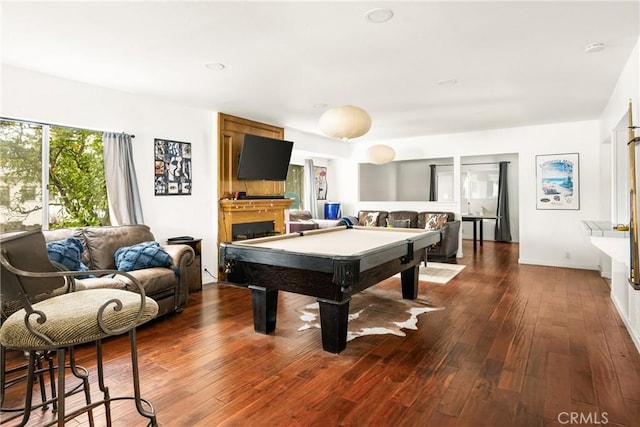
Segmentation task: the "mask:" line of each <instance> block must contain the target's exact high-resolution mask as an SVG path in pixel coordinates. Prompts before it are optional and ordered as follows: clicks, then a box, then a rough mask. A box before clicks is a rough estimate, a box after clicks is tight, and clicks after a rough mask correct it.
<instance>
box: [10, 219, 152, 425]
mask: <svg viewBox="0 0 640 427" xmlns="http://www.w3.org/2000/svg"><path fill="white" fill-rule="evenodd" d="M0 264H1V273H2V300H3V301H18V302H19V303H20V305H21V307H22V308H21V309H20V310H18V311H16V312H15V313H13V314H11V315H10V316H9V317H8V318H7V319H6V320H4V321H3V322H2V326H1V327H0V345H2V347H4V348H5V349H15V350H20V351H24V352H26V353H28V355H29V362H28V364H27V387H26V393H25V404H24V408H25V410H24V414H23V419H22V421H21V424H20V425H25V424H26V423H27V421H28V419H29V415H30V410H31V409H32V402H31V399H32V396H31V395H32V392H33V383H34V379H35V378H36V375H37V372H36V369H35V366H36V358H37V357H38V355H39V354H42V353H45V352H55V354H56V360H57V374H58V375H57V377H58V379H57V393H56V396H55V398H52V399H51V402H52V403H53V402H54V401H55V402H56V405H57V421H53V422H51V423H49V424H47V425H48V426H52V425H55V424H57V425H58V426H59V427H62V426H64V425H65V423H66V422H67V421H69V420H70V419H73V418H75V417H77V416H78V415H81V414H84V413H86V414H87V415H88V417H89V424H90V425H91V426H93V409H94V408H96V407H98V406H104V411H105V419H106V425H107V426H110V425H111V402H112V401H115V400H123V399H133V400H135V404H136V409H137V410H138V413H140V415H142V416H143V417H146V418H147V419H148V420H149V421H148V424H147V425H149V426H157V421H156V416H155V410H154V408H153V406H152V405H151V403H150V402H149V401H147V400H145V399H143V398H142V397H141V396H140V380H139V371H138V358H137V345H136V333H135V331H136V327H137V326H138V325H141V324H143V323H145V322H147V321H149V320H151V319H152V318H154V317H155V316H156V314H157V312H158V305H157V303H156V302H155V301H153V300H152V299H151V298H148V297H146V296H145V292H144V288H143V287H142V286H141V285H140V282H138V281H137V280H136V279H135V278H134V277H133V276H131V275H129V274H128V273H125V272H121V271H117V270H93V271H83V272H79V271H58V270H57V269H56V268H55V267H54V266H53V264H52V263H51V262H50V261H49V258H48V255H47V250H46V244H45V240H44V236H43V234H42V232H41V231H39V230H36V231H31V232H24V233H18V234H11V235H8V236H0ZM87 274H93V275H96V276H99V275H104V274H118V275H122V276H125V277H127V278H128V279H129V280H130V281H131V283H132V284H133V286H134V287H136V288H137V291H138V293H135V292H129V291H125V290H120V289H92V290H79V291H78V290H76V291H71V292H68V293H62V294H59V295H55V296H52V297H51V298H45V299H43V298H42V295H48V294H52V293H55V292H57V291H58V290H59V289H61V288H64V287H65V286H66V285H67V284H69V283H71V286H70V289H71V290H73V289H75V286H74V285H73V283H74V277H75V276H80V275H87ZM125 332H128V334H129V341H130V346H131V364H132V371H133V391H134V395H133V396H124V397H111V396H110V394H109V389H108V387H107V386H106V385H105V382H104V369H103V362H102V339H104V338H106V337H109V336H113V335H120V334H124V333H125ZM90 342H93V343H95V346H96V368H97V377H98V386H99V388H100V390H101V391H102V396H101V398H100V400H97V401H95V402H93V401H92V396H91V391H90V389H89V381H88V375H86V374H84V373H83V372H82V371H81V369H79V367H77V365H76V363H75V354H74V346H76V345H80V344H85V343H90ZM67 353H68V355H69V365H68V366H67V365H66V363H65V360H66V357H67ZM2 362H3V364H4V361H2ZM2 367H3V368H4V365H3V366H2ZM67 368H68V369H70V370H71V372H72V373H73V374H74V375H75V376H77V377H79V378H81V379H82V381H83V388H84V392H85V400H86V405H84V406H82V407H80V408H77V409H74V410H73V411H72V412H70V413H67V412H66V408H65V397H66V396H67V395H68V394H69V392H67V391H66V390H65V371H66V369H67ZM47 402H48V401H47Z"/></svg>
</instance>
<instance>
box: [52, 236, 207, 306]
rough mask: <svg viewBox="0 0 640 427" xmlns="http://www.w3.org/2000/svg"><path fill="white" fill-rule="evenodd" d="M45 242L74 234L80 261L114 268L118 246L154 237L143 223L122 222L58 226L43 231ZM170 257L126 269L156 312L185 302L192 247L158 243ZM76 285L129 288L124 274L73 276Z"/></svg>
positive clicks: (101, 267) (102, 267) (93, 266)
mask: <svg viewBox="0 0 640 427" xmlns="http://www.w3.org/2000/svg"><path fill="white" fill-rule="evenodd" d="M43 234H44V236H45V240H46V241H47V242H53V241H59V240H63V239H66V238H68V237H76V238H78V239H79V240H80V241H81V242H82V246H83V247H84V252H83V254H82V262H83V263H84V264H85V265H86V266H87V267H88V268H89V269H90V270H105V269H116V264H115V258H114V255H115V252H116V250H118V249H119V248H121V247H127V246H132V245H136V244H138V243H142V242H150V241H155V237H154V236H153V234H152V233H151V230H150V229H149V227H148V226H146V225H122V226H111V227H80V228H62V229H58V230H45V231H43ZM160 246H161V248H162V249H164V250H165V251H166V252H167V253H168V254H169V255H170V256H171V259H172V261H173V265H172V266H171V267H149V268H144V269H141V270H134V271H130V272H129V273H130V274H131V275H132V276H134V277H135V278H136V279H138V280H139V281H140V283H141V284H142V286H143V287H144V289H145V293H146V295H147V296H149V297H151V298H153V299H154V300H155V301H156V302H157V303H158V306H159V311H158V316H160V315H163V314H167V313H172V312H181V311H182V310H183V309H184V307H185V306H186V304H187V299H188V296H189V283H187V280H186V278H187V274H186V270H187V266H188V265H190V264H191V263H192V262H193V260H194V259H195V254H194V251H193V249H192V248H191V247H189V246H188V245H160ZM76 282H77V286H78V287H79V288H87V289H89V288H104V287H108V288H119V289H129V287H130V283H129V282H128V281H127V279H126V278H125V277H124V276H117V275H116V276H113V277H112V276H103V277H93V278H84V279H76ZM130 290H133V289H130Z"/></svg>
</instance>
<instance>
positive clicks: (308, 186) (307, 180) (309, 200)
mask: <svg viewBox="0 0 640 427" xmlns="http://www.w3.org/2000/svg"><path fill="white" fill-rule="evenodd" d="M304 175H305V177H304V206H305V207H306V208H307V210H308V211H309V212H311V217H312V218H318V201H317V200H316V177H315V175H314V173H313V159H305V160H304Z"/></svg>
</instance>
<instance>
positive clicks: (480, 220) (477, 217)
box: [462, 215, 498, 251]
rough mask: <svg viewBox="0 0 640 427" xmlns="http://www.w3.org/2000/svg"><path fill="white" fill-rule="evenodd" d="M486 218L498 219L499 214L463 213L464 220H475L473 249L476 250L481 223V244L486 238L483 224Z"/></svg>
mask: <svg viewBox="0 0 640 427" xmlns="http://www.w3.org/2000/svg"><path fill="white" fill-rule="evenodd" d="M485 219H498V217H497V216H491V215H462V220H463V221H467V222H473V250H474V251H475V250H476V243H477V241H478V238H477V232H478V230H477V229H478V224H480V246H482V242H483V240H484V235H483V234H484V233H483V231H484V230H483V228H484V227H483V224H484V220H485Z"/></svg>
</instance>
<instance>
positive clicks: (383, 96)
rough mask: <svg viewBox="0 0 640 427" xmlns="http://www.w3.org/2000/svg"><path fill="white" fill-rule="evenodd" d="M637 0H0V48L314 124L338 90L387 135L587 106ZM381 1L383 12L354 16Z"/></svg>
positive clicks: (87, 76) (82, 75)
mask: <svg viewBox="0 0 640 427" xmlns="http://www.w3.org/2000/svg"><path fill="white" fill-rule="evenodd" d="M638 6H639V3H638V1H622V2H619V1H611V0H608V1H602V2H594V1H569V2H561V1H554V2H550V1H549V2H537V1H534V2H524V1H508V2H507V1H492V2H481V1H471V2H457V1H446V2H444V1H441V2H434V1H412V2H395V1H388V2H371V1H356V2H310V1H298V2H293V1H289V2H271V1H261V2H242V1H233V2H214V1H196V2H184V1H174V2H154V1H143V2H109V1H105V2H55V1H46V2H39V3H35V2H9V1H4V0H3V1H2V10H1V19H2V22H1V23H2V62H3V63H4V64H10V65H13V66H17V67H21V68H26V69H30V70H35V71H40V72H43V73H47V74H52V75H55V76H60V77H64V78H68V79H72V80H78V81H82V82H86V83H91V84H95V85H100V86H105V87H109V88H114V89H118V90H123V91H127V92H132V93H136V94H141V95H145V96H150V97H154V98H158V99H163V100H168V101H172V102H176V103H179V104H183V105H187V106H192V107H196V108H204V109H208V110H212V111H221V112H225V113H229V114H233V115H238V116H241V117H245V118H250V119H254V120H259V121H264V122H268V123H271V124H274V125H279V126H287V127H292V128H296V129H300V130H303V131H307V132H311V133H318V134H319V133H320V131H319V129H318V119H319V117H320V115H321V114H322V113H323V112H324V110H325V109H326V108H327V106H328V107H332V106H338V105H343V104H353V105H357V106H359V107H362V108H364V109H365V110H367V111H368V112H369V113H370V115H371V117H372V120H373V126H372V129H371V131H370V133H369V134H367V135H365V136H364V137H361V138H359V139H358V140H362V141H383V140H386V141H392V140H393V139H396V138H402V137H412V136H420V135H429V134H441V133H454V132H463V131H473V130H482V129H492V128H504V127H513V126H522V125H531V124H542V123H555V122H563V121H573V120H589V119H596V118H597V117H598V116H599V115H600V113H601V112H602V110H603V108H604V107H605V105H606V102H607V100H608V97H609V96H610V95H611V92H612V90H613V87H614V85H615V83H616V80H617V78H618V76H619V74H620V72H621V70H622V68H623V66H624V64H625V62H626V60H627V59H628V57H629V55H630V53H631V51H632V48H633V46H634V45H635V43H636V42H637V41H638V35H639V32H638V28H639V25H638V21H639V16H640V12H639V7H638ZM381 7H387V8H390V9H391V10H392V11H393V13H394V16H393V19H391V20H390V21H388V22H386V23H382V24H373V23H370V22H367V21H366V20H365V18H364V14H365V12H366V11H368V10H370V9H373V8H381ZM590 43H605V44H606V49H605V50H604V51H601V52H598V53H590V54H588V53H585V51H584V48H585V46H586V45H588V44H590ZM211 62H220V63H224V64H225V66H226V68H225V69H224V70H223V71H212V70H209V69H207V68H205V64H206V63H211ZM450 79H455V80H457V84H453V85H451V84H438V82H439V81H443V80H450ZM89 107H90V106H88V108H89Z"/></svg>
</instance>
